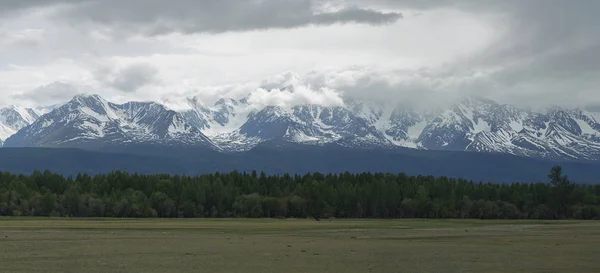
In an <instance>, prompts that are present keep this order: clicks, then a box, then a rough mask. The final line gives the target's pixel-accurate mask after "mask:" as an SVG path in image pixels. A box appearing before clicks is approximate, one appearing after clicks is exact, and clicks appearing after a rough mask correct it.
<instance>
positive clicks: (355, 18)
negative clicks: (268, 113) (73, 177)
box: [0, 0, 600, 106]
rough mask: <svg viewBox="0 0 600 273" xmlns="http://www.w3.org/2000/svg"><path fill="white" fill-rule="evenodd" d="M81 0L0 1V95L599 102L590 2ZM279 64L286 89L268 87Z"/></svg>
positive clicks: (9, 98)
mask: <svg viewBox="0 0 600 273" xmlns="http://www.w3.org/2000/svg"><path fill="white" fill-rule="evenodd" d="M81 2H82V1H80V0H44V1H42V0H32V1H16V0H15V1H11V0H8V1H0V10H1V11H0V105H2V104H11V103H18V104H28V103H35V104H38V103H41V104H46V100H53V98H57V99H58V98H59V97H68V96H67V94H70V93H69V92H68V91H65V92H64V94H65V95H64V96H60V95H53V96H48V97H45V96H38V97H36V96H32V95H31V94H32V92H33V91H32V90H36V89H37V88H38V87H40V86H47V85H49V84H51V83H54V82H66V83H69V84H72V85H74V86H84V89H85V90H93V91H94V92H98V93H100V94H101V95H103V96H105V97H107V98H108V99H111V100H116V101H125V100H161V101H167V102H168V103H171V104H173V105H180V103H181V99H180V98H184V97H186V96H194V95H196V96H198V97H200V98H202V99H203V100H204V101H206V103H208V104H210V103H214V101H216V100H217V99H218V98H220V97H227V96H234V97H239V96H247V95H248V94H250V93H252V96H251V97H253V101H254V103H256V104H257V105H259V104H264V103H266V102H269V103H280V104H285V105H289V104H293V103H300V102H318V103H333V104H335V103H339V97H340V96H347V95H352V96H359V97H361V96H362V97H367V98H379V99H383V100H396V101H404V102H410V103H419V104H427V105H429V104H434V103H447V102H449V101H451V100H453V99H455V98H458V97H461V96H465V95H472V94H476V95H482V96H486V97H489V98H492V99H495V100H498V101H500V102H506V103H517V104H521V105H526V106H533V105H549V104H561V105H565V106H585V105H588V104H595V105H600V97H598V96H597V92H598V88H597V87H598V86H600V80H599V79H600V66H599V65H598V64H600V59H598V58H599V57H598V56H600V55H599V54H597V52H598V49H600V39H599V37H600V36H599V35H597V30H596V29H597V27H596V26H597V25H598V24H600V21H598V18H600V17H597V16H596V15H595V10H597V7H599V6H598V3H599V2H598V1H582V2H579V3H578V5H576V4H572V3H570V2H568V1H559V0H547V1H539V0H531V1H518V0H508V1H492V0H481V1H467V0H455V1H445V0H427V1H414V0H372V1H365V0H336V1H333V0H331V1H328V0H318V1H317V0H315V1H308V0H306V1H297V2H296V4H294V5H291V4H290V3H291V2H287V4H288V5H285V3H284V2H285V1H283V2H282V1H279V0H277V1H275V0H272V1H271V0H268V1H263V2H260V3H259V2H256V1H245V2H244V3H243V4H240V3H241V2H236V1H233V0H226V1H220V2H219V3H217V4H214V5H213V6H207V3H209V2H206V1H196V0H176V1H175V2H173V1H171V2H169V1H159V0H151V1H145V0H132V1H127V2H126V3H124V4H123V3H121V5H115V2H116V0H107V1H95V0H92V1H88V2H87V4H85V3H83V4H82V3H81ZM120 2H122V1H120ZM140 3H142V4H143V5H140ZM215 3H216V2H215ZM257 3H258V4H257ZM281 3H284V4H281ZM59 4H61V5H59ZM353 6H354V8H352V7H353ZM541 9H543V10H541ZM275 11H278V12H280V13H278V12H275ZM76 12H77V13H78V14H74V13H76ZM198 12H200V13H198ZM266 13H268V14H269V15H270V16H259V15H264V14H266ZM323 13H325V14H326V15H323ZM65 14H69V15H71V16H67V17H62V18H59V17H57V16H58V15H65ZM273 14H281V16H272V15H273ZM386 14H388V15H386ZM390 14H391V15H390ZM399 14H402V15H403V18H402V19H399ZM201 15H206V16H201ZM386 16H387V17H386ZM390 16H391V17H390ZM394 16H396V17H394ZM386 18H387V19H386ZM390 18H391V19H390ZM392 19H393V20H392ZM159 34H160V35H159ZM119 35H120V36H119ZM285 71H293V72H294V73H296V75H299V76H298V78H299V81H300V82H299V83H298V84H297V85H298V86H299V87H298V88H297V89H298V90H296V92H294V93H293V95H290V94H287V93H278V92H268V90H269V89H270V87H272V86H269V85H273V84H275V85H276V83H277V81H278V80H281V79H277V77H283V78H285V75H286V74H282V73H283V72H285ZM273 75H276V76H273ZM277 75H283V76H277ZM263 79H270V81H274V82H275V83H268V82H262V80H263ZM261 86H262V87H265V88H266V90H262V89H259V87H261ZM38 91H39V89H38ZM61 99H62V98H61Z"/></svg>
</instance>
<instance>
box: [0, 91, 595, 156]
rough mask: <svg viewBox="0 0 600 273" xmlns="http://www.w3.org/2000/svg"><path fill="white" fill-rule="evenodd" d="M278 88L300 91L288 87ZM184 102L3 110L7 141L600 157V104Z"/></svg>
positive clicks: (79, 102) (85, 100)
mask: <svg viewBox="0 0 600 273" xmlns="http://www.w3.org/2000/svg"><path fill="white" fill-rule="evenodd" d="M272 92H293V90H284V89H283V88H282V89H281V90H279V91H272ZM188 104H189V106H190V107H189V109H188V110H182V111H175V110H171V109H168V108H167V107H165V106H163V105H161V104H159V103H155V102H128V103H125V104H114V103H111V102H108V101H106V100H105V99H103V98H102V97H100V96H97V95H92V96H85V95H79V96H76V97H75V98H73V99H72V100H71V101H69V102H68V103H66V104H64V105H62V106H60V107H57V108H55V109H53V110H52V111H50V112H48V113H41V112H40V111H37V110H35V109H23V108H18V107H9V108H6V109H2V110H0V140H4V146H5V147H78V148H89V149H100V148H102V147H105V146H109V145H116V144H135V143H150V144H156V145H183V146H199V147H208V148H210V149H213V150H217V151H222V152H236V151H245V150H249V149H251V148H253V147H254V146H256V145H258V144H260V143H263V142H266V141H269V140H284V141H288V142H293V143H302V144H307V145H324V144H337V145H341V146H345V147H349V148H356V149H369V148H387V149H394V148H396V147H406V148H414V149H425V150H456V151H474V152H495V153H508V154H514V155H521V156H528V157H542V158H552V159H582V160H598V159H600V113H595V112H589V111H584V110H581V109H562V108H559V107H553V108H549V109H547V110H545V111H542V112H535V111H531V110H527V109H519V108H516V107H513V106H510V105H502V104H498V103H496V102H494V101H491V100H487V99H482V98H474V97H470V98H467V99H465V100H463V101H462V102H460V103H457V104H455V105H453V106H451V107H448V108H445V109H437V110H432V111H418V110H414V109H411V108H408V107H405V106H398V105H394V104H392V103H375V102H366V101H356V100H353V99H346V101H345V103H344V105H343V106H335V107H325V106H320V105H296V106H289V107H282V106H276V105H269V106H265V107H262V108H256V107H254V106H253V105H250V104H249V103H248V100H247V99H246V98H244V99H230V98H224V99H221V100H219V101H217V102H216V103H215V104H214V105H206V104H204V103H203V102H201V101H199V100H198V99H196V98H190V99H189V100H188Z"/></svg>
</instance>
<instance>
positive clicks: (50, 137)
mask: <svg viewBox="0 0 600 273" xmlns="http://www.w3.org/2000/svg"><path fill="white" fill-rule="evenodd" d="M124 143H157V144H169V145H171V144H174V145H205V146H209V147H213V148H214V147H215V146H214V144H213V142H212V141H211V140H210V139H208V138H207V137H206V136H204V135H203V134H202V133H201V132H200V130H199V129H197V128H196V127H194V126H192V125H191V124H189V123H188V122H187V121H186V119H185V118H184V117H183V115H182V114H180V113H178V112H175V111H172V110H169V109H167V108H165V107H164V106H162V105H160V104H157V103H153V102H129V103H125V104H122V105H118V104H113V103H110V102H107V101H106V100H104V99H103V98H101V97H100V96H98V95H92V96H84V95H78V96H76V97H74V98H73V99H72V100H71V101H69V102H68V103H67V104H65V105H63V106H61V107H59V108H57V109H55V110H53V111H51V112H49V113H48V114H45V115H43V116H41V117H40V118H38V119H37V120H36V121H35V122H33V123H32V124H31V125H29V126H27V127H25V128H23V129H21V130H20V131H19V132H18V133H16V134H15V135H13V136H11V137H10V138H8V139H7V140H6V142H5V146H7V147H23V146H34V147H86V148H88V147H103V146H106V145H115V144H116V145H119V144H124Z"/></svg>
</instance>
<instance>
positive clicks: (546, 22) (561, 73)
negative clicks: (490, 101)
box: [348, 0, 600, 103]
mask: <svg viewBox="0 0 600 273" xmlns="http://www.w3.org/2000/svg"><path fill="white" fill-rule="evenodd" d="M348 2H350V3H360V2H362V3H364V1H363V0H348ZM371 3H372V4H374V5H379V6H384V7H391V8H399V9H411V10H419V12H428V11H431V10H435V9H444V8H455V9H458V10H461V11H464V12H468V13H474V14H479V15H492V16H496V18H497V19H498V18H500V19H499V22H500V23H501V24H503V26H505V27H507V28H508V32H507V33H506V35H505V36H504V37H502V38H501V39H499V40H498V41H497V42H496V43H495V44H493V45H492V46H491V47H489V48H487V49H486V50H484V51H481V52H474V53H473V54H472V55H471V56H470V57H469V58H466V59H465V60H462V61H460V62H457V63H454V64H451V65H448V67H446V68H445V70H444V71H438V72H439V73H440V75H438V76H439V77H440V78H444V77H448V76H449V75H457V74H461V73H468V71H473V70H478V71H488V72H489V73H488V74H487V76H486V79H485V80H481V79H480V80H479V81H483V82H485V84H484V85H479V84H476V85H474V87H475V86H476V87H477V90H463V92H474V93H478V94H484V95H489V96H495V97H498V98H501V97H504V98H505V99H506V100H512V101H519V100H520V99H524V100H529V101H531V100H535V99H536V98H537V99H540V98H543V97H544V96H546V97H548V98H553V100H554V101H558V102H563V103H569V102H575V100H578V101H579V102H580V101H582V100H583V101H585V100H586V98H589V99H592V98H594V97H597V96H598V95H597V94H598V92H600V54H598V52H599V51H598V50H600V27H598V26H600V16H598V12H599V11H600V1H597V0H573V1H564V0H526V1H523V0H505V1H497V0H477V1H471V0H452V1H451V0H372V1H371ZM498 15H501V17H498ZM461 87H463V86H461ZM595 101H596V102H598V101H599V100H598V99H596V100H595Z"/></svg>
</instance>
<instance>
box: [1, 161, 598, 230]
mask: <svg viewBox="0 0 600 273" xmlns="http://www.w3.org/2000/svg"><path fill="white" fill-rule="evenodd" d="M548 178H549V181H547V182H546V183H545V182H537V183H513V184H494V183H484V182H473V181H468V180H464V179H452V178H448V177H432V176H407V175H405V174H385V173H360V174H351V173H342V174H321V173H312V174H305V175H293V176H292V175H289V174H284V175H266V174H265V173H260V174H258V173H257V172H251V173H240V172H231V173H226V174H222V173H214V174H207V175H200V176H195V177H190V176H178V175H140V174H129V173H125V172H120V171H117V172H112V173H108V174H102V175H95V176H90V175H87V174H80V175H77V176H76V177H63V176H61V175H58V174H54V173H51V172H49V171H45V172H34V173H33V174H31V175H15V174H11V173H0V216H64V217H133V218H135V217H144V218H145V217H165V218H175V217H186V218H194V217H250V218H258V217H269V218H288V217H297V218H305V217H312V218H315V219H317V220H319V219H322V218H331V217H335V218H477V219H600V185H578V184H574V183H571V182H570V181H569V179H568V177H567V176H566V175H563V173H562V169H561V168H560V167H558V166H557V167H555V168H553V169H552V170H551V171H550V174H549V175H548Z"/></svg>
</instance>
